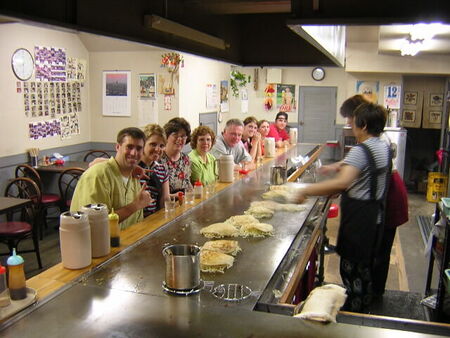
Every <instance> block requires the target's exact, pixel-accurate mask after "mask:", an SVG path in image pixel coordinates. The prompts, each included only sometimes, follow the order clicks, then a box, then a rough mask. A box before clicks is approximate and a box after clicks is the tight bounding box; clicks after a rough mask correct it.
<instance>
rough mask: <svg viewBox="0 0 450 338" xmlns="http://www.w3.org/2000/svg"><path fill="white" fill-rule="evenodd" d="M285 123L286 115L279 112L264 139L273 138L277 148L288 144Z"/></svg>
mask: <svg viewBox="0 0 450 338" xmlns="http://www.w3.org/2000/svg"><path fill="white" fill-rule="evenodd" d="M287 121H288V114H287V113H285V112H279V113H278V114H277V116H276V118H275V123H272V124H271V125H270V127H269V128H270V129H269V134H268V135H267V136H266V137H273V138H275V142H276V146H277V147H278V148H281V147H284V146H285V145H286V144H289V134H288V133H287V132H286V125H287Z"/></svg>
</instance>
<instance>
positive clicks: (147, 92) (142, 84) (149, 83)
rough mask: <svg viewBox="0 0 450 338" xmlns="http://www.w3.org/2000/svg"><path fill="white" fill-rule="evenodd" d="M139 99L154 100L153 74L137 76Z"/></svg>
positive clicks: (154, 82) (154, 80)
mask: <svg viewBox="0 0 450 338" xmlns="http://www.w3.org/2000/svg"><path fill="white" fill-rule="evenodd" d="M139 98H141V99H151V100H155V99H156V79H155V74H139Z"/></svg>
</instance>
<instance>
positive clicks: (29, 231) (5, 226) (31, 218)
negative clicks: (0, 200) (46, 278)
mask: <svg viewBox="0 0 450 338" xmlns="http://www.w3.org/2000/svg"><path fill="white" fill-rule="evenodd" d="M5 196H6V197H15V198H25V199H30V200H31V201H32V203H31V204H29V205H27V206H26V207H23V208H21V209H18V210H17V211H16V212H14V211H11V212H10V213H8V215H7V216H8V217H7V219H8V220H7V221H6V222H0V242H2V243H5V244H6V245H7V246H8V250H9V253H0V255H11V254H12V250H13V248H16V252H17V253H27V252H35V253H36V258H37V261H38V265H39V269H42V261H41V254H40V251H39V237H38V227H36V226H35V225H36V219H37V215H38V214H39V210H40V204H41V198H42V195H41V191H40V189H39V187H38V186H37V184H36V183H35V182H34V181H33V180H32V179H30V178H27V177H19V178H15V179H13V180H12V181H11V182H9V183H8V185H7V186H6V189H5ZM17 213H19V214H20V217H17V216H16V214H17ZM17 218H19V219H18V220H16V219H17ZM27 238H31V239H32V240H33V245H34V249H27V250H19V248H18V246H19V243H20V242H21V241H23V240H25V239H27Z"/></svg>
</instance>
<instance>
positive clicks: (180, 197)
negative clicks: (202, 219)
mask: <svg viewBox="0 0 450 338" xmlns="http://www.w3.org/2000/svg"><path fill="white" fill-rule="evenodd" d="M178 203H180V205H183V203H184V194H183V192H182V191H179V192H178Z"/></svg>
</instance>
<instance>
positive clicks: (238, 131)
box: [211, 119, 255, 170]
mask: <svg viewBox="0 0 450 338" xmlns="http://www.w3.org/2000/svg"><path fill="white" fill-rule="evenodd" d="M243 131H244V124H243V123H242V121H241V120H239V119H231V120H228V121H227V124H226V125H225V129H224V131H223V133H222V135H219V136H218V137H217V138H216V143H215V144H214V147H213V148H212V149H211V153H212V154H213V155H214V157H215V158H217V159H219V157H220V156H221V155H233V159H234V164H235V166H234V170H240V169H243V168H244V169H248V170H252V169H255V164H254V163H252V157H251V156H250V154H249V153H248V151H247V150H245V148H244V145H243V144H242V142H241V138H242V133H243Z"/></svg>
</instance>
